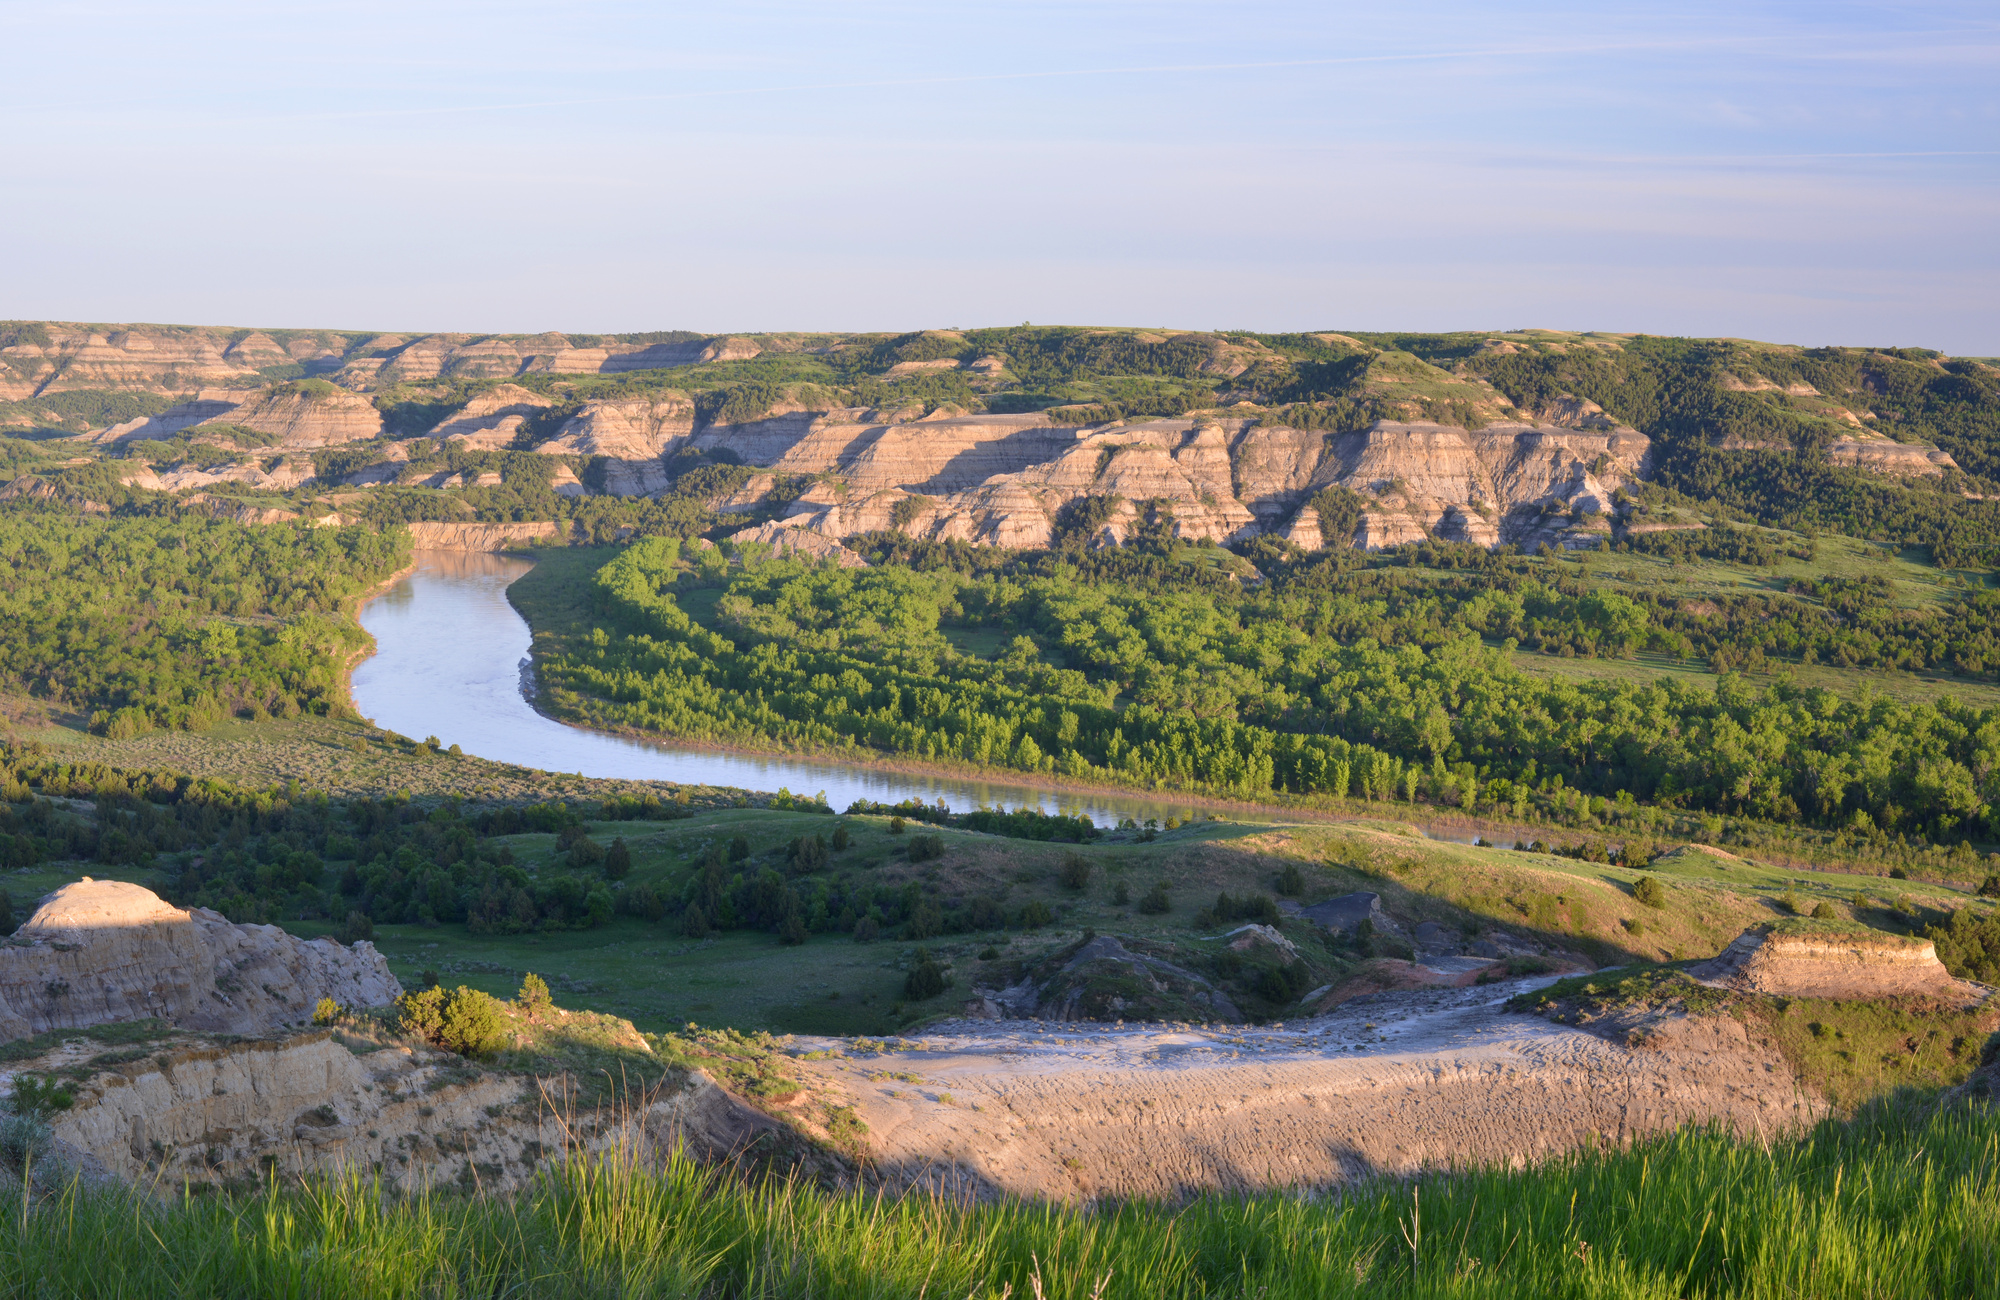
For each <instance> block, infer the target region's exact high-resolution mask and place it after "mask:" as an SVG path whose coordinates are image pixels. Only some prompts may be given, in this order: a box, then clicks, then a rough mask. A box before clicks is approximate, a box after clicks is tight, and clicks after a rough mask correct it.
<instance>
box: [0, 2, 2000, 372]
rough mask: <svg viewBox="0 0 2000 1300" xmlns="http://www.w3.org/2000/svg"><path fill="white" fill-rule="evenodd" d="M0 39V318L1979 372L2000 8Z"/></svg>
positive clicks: (91, 33)
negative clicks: (1346, 341)
mask: <svg viewBox="0 0 2000 1300" xmlns="http://www.w3.org/2000/svg"><path fill="white" fill-rule="evenodd" d="M0 46H4V48H6V49H7V50H8V51H9V58H8V60H7V64H8V68H9V75H8V77H7V79H6V81H5V82H4V83H0V105H4V112H5V120H6V122H7V123H8V127H9V129H8V133H7V139H8V142H9V148H8V150H7V161H6V164H5V168H4V172H0V175H4V177H5V180H4V182H0V214H4V215H0V221H4V226H0V230H4V234H5V242H4V244H0V247H4V249H5V256H4V257H0V317H17V318H18V317H57V318H66V319H92V320H151V321H184V322H185V321H194V322H202V323H218V324H221V323H227V324H259V325H328V326H336V327H342V328H381V329H391V328H393V329H402V330H421V329H456V330H475V331H528V330H541V329H550V328H554V329H562V330H577V331H614V330H616V331H623V330H640V329H663V328H686V329H699V330H748V329H907V328H916V327H921V326H936V325H965V326H971V325H975V324H1006V323H1015V322H1019V321H1022V320H1033V321H1036V322H1038V323H1055V322H1070V323H1103V324H1164V325H1173V326H1181V327H1190V328H1215V327H1226V328H1248V329H1262V330H1275V329H1297V328H1347V329H1451V328H1486V329H1500V328H1508V327H1513V326H1523V325H1547V326H1555V327H1563V328H1587V329H1641V330H1648V331H1653V332H1662V333H1667V332H1670V333H1699V334H1735V335H1745V336H1751V337H1759V338H1769V339H1777V340H1783V341H1790V342H1800V343H1825V342H1854V343H1862V342H1866V343H1890V344H1922V345H1927V346H1932V347H1939V348H1943V349H1946V350H1947V351H1951V352H1955V353H1966V354H1975V355H1985V354H1994V353H2000V309H1996V304H2000V9H1996V7H1995V6H1994V5H1993V4H1991V3H1990V0H1989V2H1988V3H1986V4H1969V3H1967V4H1952V3H1946V4H1932V5H1887V4H1884V5H1863V4H1838V3H1834V4H1811V5H1805V4H1798V5H1787V4H1755V3H1732V4H1714V3H1689V4H1682V5H1678V6H1662V5H1657V4H1648V5H1618V4H1603V3H1597V4H1517V5H1512V6H1495V5H1483V4H1482V5H1472V4H1459V3H1417V4H1403V5H1368V6H1360V5H1342V4H1294V3H1279V2H1272V0H1252V2H1243V3H1236V4H1228V5H1224V4H1215V3H1206V4H1198V3H1180V2H1168V3H1149V4H1137V3H1131V4H1126V3H1072V4H1044V3H1033V2H1030V3H1017V4H1013V5H1005V6H963V5H918V4H897V3H870V4H840V3H825V4H811V5H807V4H792V3H747V4H742V3H738V4H712V3H711V4H707V5H703V6H699V7H696V6H691V5H668V4H635V3H612V2H604V0H585V2H583V3H567V4H563V5H554V4H525V3H510V2H508V0H482V2H481V3H477V4H472V3H464V4H460V3H432V2H427V0H402V2H399V3H386V2H383V0H350V2H347V3H340V4H283V3H259V4H238V3H226V2H220V0H214V2H207V3H204V2H203V0H191V2H188V3H175V4H171V5H167V4H160V3H146V4H120V3H97V4H55V3H44V4H24V3H19V2H18V0H0Z"/></svg>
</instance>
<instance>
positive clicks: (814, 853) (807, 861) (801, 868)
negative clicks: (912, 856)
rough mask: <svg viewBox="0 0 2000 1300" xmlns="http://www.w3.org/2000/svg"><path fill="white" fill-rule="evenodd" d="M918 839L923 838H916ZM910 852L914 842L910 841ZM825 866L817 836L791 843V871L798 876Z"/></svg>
mask: <svg viewBox="0 0 2000 1300" xmlns="http://www.w3.org/2000/svg"><path fill="white" fill-rule="evenodd" d="M917 838H918V839H921V838H923V837H922V836H918V837H917ZM910 849H911V852H912V853H914V852H915V850H916V840H912V841H910ZM825 865H826V840H825V839H823V838H822V837H820V836H818V835H801V836H799V837H798V838H797V839H795V840H793V841H792V870H794V871H796V872H799V873H800V874H802V875H803V874H807V873H810V872H814V871H818V870H819V869H820V868H821V867H824V866H825Z"/></svg>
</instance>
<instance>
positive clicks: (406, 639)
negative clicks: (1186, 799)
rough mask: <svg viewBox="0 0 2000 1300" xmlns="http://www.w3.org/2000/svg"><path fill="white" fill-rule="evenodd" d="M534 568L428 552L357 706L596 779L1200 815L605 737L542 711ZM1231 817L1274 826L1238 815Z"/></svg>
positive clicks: (372, 607)
mask: <svg viewBox="0 0 2000 1300" xmlns="http://www.w3.org/2000/svg"><path fill="white" fill-rule="evenodd" d="M533 567H534V565H533V563H532V562H531V561H528V560H522V559H517V558H514V557H512V556H503V555H485V554H467V553H465V552H461V551H418V552H417V553H416V568H415V570H414V571H413V572H412V573H410V574H408V575H407V576H405V577H403V578H401V579H400V580H398V581H397V582H396V583H395V584H394V585H392V586H391V587H390V588H389V589H388V590H387V591H385V592H383V593H382V594H381V595H379V596H377V597H375V598H374V599H373V600H370V601H369V602H368V603H367V604H366V605H364V606H362V608H361V625H362V626H363V627H365V628H367V629H368V631H369V633H370V634H372V635H373V636H374V638H375V646H376V649H375V653H374V655H372V656H371V657H370V658H368V659H367V660H365V661H363V662H362V663H361V664H360V666H358V667H357V668H356V669H355V670H354V703H355V706H356V707H357V708H358V709H360V711H361V713H362V715H363V716H364V717H367V718H369V719H370V720H372V721H373V722H374V723H375V725H376V726H378V727H383V728H386V729H387V730H389V731H394V732H398V733H400V734H402V735H405V736H409V737H412V738H415V739H419V740H420V739H422V738H424V737H426V736H436V737H437V738H438V739H439V741H440V742H441V743H443V744H445V745H453V744H456V745H458V746H459V747H460V748H461V749H463V750H464V751H465V752H466V753H468V754H473V755H476V756H478V757H480V758H484V759H490V760H492V761H494V762H497V763H512V764H516V765H518V766H521V767H530V768H539V769H541V770H543V771H548V772H575V773H578V774H580V775H583V776H589V777H614V778H620V779H624V780H639V781H667V782H672V783H674V784H676V785H712V786H734V787H737V788H739V789H745V790H777V789H779V788H781V787H782V788H785V789H789V790H790V791H792V793H794V794H803V795H812V794H821V793H823V794H824V795H825V796H826V800H827V802H828V803H830V804H832V805H833V807H834V808H835V809H837V810H838V809H845V808H846V807H847V806H848V805H849V804H851V803H853V802H854V801H855V800H856V799H873V800H875V801H877V802H879V803H899V802H901V801H902V800H904V799H910V798H915V799H919V800H921V801H923V802H924V803H936V802H937V801H938V800H940V799H941V800H943V801H944V803H945V805H946V806H947V807H949V808H951V809H952V810H953V811H955V812H966V811H970V810H971V809H974V808H981V807H985V808H997V807H1006V808H1010V809H1012V808H1022V807H1033V808H1040V809H1041V810H1042V811H1044V812H1050V813H1058V812H1060V813H1067V814H1069V815H1071V816H1083V817H1088V818H1090V819H1091V820H1092V821H1094V822H1096V823H1097V824H1098V825H1100V826H1110V825H1114V824H1116V823H1117V822H1118V821H1119V820H1120V819H1121V818H1126V817H1130V818H1133V819H1134V820H1137V821H1144V820H1146V819H1147V818H1149V817H1151V818H1157V819H1159V820H1160V821H1163V822H1164V821H1165V820H1166V819H1167V818H1169V817H1182V818H1185V817H1189V816H1192V815H1195V814H1196V812H1197V811H1198V810H1197V809H1196V808H1195V807H1194V805H1192V804H1188V803H1176V802H1174V801H1172V800H1163V799H1149V798H1146V797H1144V796H1141V795H1125V794H1119V793H1115V792H1110V793H1104V792H1093V793H1088V794H1078V793H1073V792H1069V791H1059V790H1050V789H1047V788H1045V787H1042V786H1037V785H1032V784H1018V783H1014V782H1006V781H983V780H977V779H971V778H965V777H953V776H913V775H909V774H906V773H900V772H889V771H883V770H881V769H878V768H873V767H868V766H864V765H860V764H851V763H842V762H839V761H836V760H830V759H805V758H785V757H774V756H767V755H760V754H744V753H733V752H729V751H724V750H715V749H707V748H702V747H700V746H696V745H684V744H676V743H675V742H673V741H671V740H654V741H638V740H628V739H625V738H624V737H620V736H607V735H601V734H599V733H597V732H594V731H586V730H583V729H582V728H580V727H572V726H569V725H567V724H566V723H561V722H557V721H555V720H553V719H551V718H546V717H544V716H542V715H541V714H539V713H537V712H535V709H534V706H533V705H531V704H529V702H528V699H527V697H526V695H524V694H523V691H522V687H523V683H524V681H525V680H526V679H527V676H528V673H527V667H528V647H529V644H530V641H531V637H530V635H529V631H528V624H527V622H526V620H524V619H523V618H522V617H521V615H520V613H519V611H517V610H516V609H515V608H514V606H513V605H512V604H511V603H509V602H508V600H507V587H508V585H509V584H511V583H512V582H513V581H514V580H515V579H516V578H519V577H520V576H521V575H522V574H524V573H526V572H527V571H528V570H529V569H531V568H533ZM1229 816H1230V819H1231V820H1254V821H1263V820H1276V819H1277V818H1276V816H1275V815H1270V814H1266V815H1258V814H1254V813H1253V814H1247V815H1246V814H1245V813H1243V812H1240V811H1232V812H1231V813H1230V814H1229Z"/></svg>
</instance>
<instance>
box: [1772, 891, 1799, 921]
mask: <svg viewBox="0 0 2000 1300" xmlns="http://www.w3.org/2000/svg"><path fill="white" fill-rule="evenodd" d="M1777 903H1778V906H1779V907H1782V908H1784V909H1785V910H1786V911H1787V912H1790V913H1791V914H1792V915H1793V916H1804V915H1805V914H1806V904H1805V900H1804V899H1802V898H1800V897H1799V896H1798V893H1797V892H1796V891H1794V890H1790V889H1787V890H1786V891H1785V892H1784V893H1782V894H1780V895H1778V898H1777Z"/></svg>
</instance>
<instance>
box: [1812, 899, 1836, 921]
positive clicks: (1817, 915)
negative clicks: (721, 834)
mask: <svg viewBox="0 0 2000 1300" xmlns="http://www.w3.org/2000/svg"><path fill="white" fill-rule="evenodd" d="M1812 914H1813V919H1814V920H1815V921H1831V920H1833V919H1834V917H1835V913H1834V910H1833V904H1832V903H1821V904H1819V905H1818V906H1817V907H1815V908H1813V910H1812Z"/></svg>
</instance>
